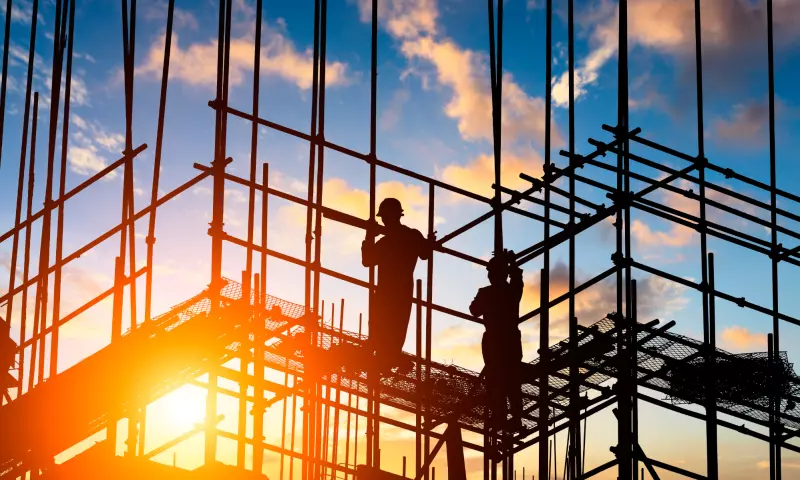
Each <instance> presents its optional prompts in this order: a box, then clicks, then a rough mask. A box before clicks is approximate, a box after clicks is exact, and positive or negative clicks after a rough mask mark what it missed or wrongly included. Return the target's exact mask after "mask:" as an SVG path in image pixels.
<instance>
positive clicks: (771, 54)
mask: <svg viewBox="0 0 800 480" xmlns="http://www.w3.org/2000/svg"><path fill="white" fill-rule="evenodd" d="M772 3H773V2H772V0H767V57H768V58H767V60H768V81H769V187H770V194H769V198H770V224H771V229H770V240H771V242H770V243H771V244H772V245H771V247H772V258H771V260H772V262H771V263H772V312H773V314H772V342H771V345H772V347H773V351H774V353H775V358H774V360H775V362H776V365H777V362H779V361H780V338H781V337H780V323H781V322H780V318H779V314H778V307H779V305H780V304H779V300H778V293H779V288H778V285H779V284H778V265H779V264H778V262H779V252H780V245H779V244H778V216H777V209H778V198H777V188H778V184H777V182H778V179H777V172H776V165H777V158H776V151H775V150H776V149H775V48H774V38H773V37H774V35H773V23H772V20H773V19H772V14H773V12H772ZM774 381H775V380H774ZM776 385H777V384H774V385H772V387H773V388H775V386H776ZM776 393H777V391H776ZM780 408H781V399H780V397H775V402H774V404H773V409H774V410H775V412H776V413H778V412H779V411H780ZM782 434H783V431H782V429H781V424H780V422H777V423H775V424H774V426H773V428H772V429H771V435H770V436H771V437H772V438H774V439H779V438H780V436H781V435H782ZM781 470H782V462H781V442H780V441H776V442H775V443H774V444H773V445H771V446H770V471H771V472H772V471H774V477H773V478H775V479H776V480H780V478H781V476H782V471H781Z"/></svg>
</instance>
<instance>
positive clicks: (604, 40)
mask: <svg viewBox="0 0 800 480" xmlns="http://www.w3.org/2000/svg"><path fill="white" fill-rule="evenodd" d="M701 8H702V10H701V18H702V26H701V28H702V39H703V67H704V68H703V69H704V72H705V73H706V82H707V84H709V85H715V87H716V88H715V89H709V93H712V94H713V92H714V90H718V89H719V87H720V86H723V87H727V86H730V85H729V84H731V83H732V82H741V78H742V77H744V75H743V72H744V70H747V69H748V67H750V66H752V65H753V64H754V63H755V62H756V60H758V61H760V62H763V55H764V51H765V49H766V41H767V33H766V4H765V3H763V2H759V3H754V2H751V1H749V0H706V1H704V2H702V7H701ZM584 17H585V18H583V19H582V22H581V24H583V25H587V26H589V25H591V26H592V27H591V28H592V30H591V34H590V41H591V44H592V48H591V49H590V52H589V54H588V55H587V56H586V57H585V58H584V59H583V60H581V61H580V62H579V63H578V65H577V66H576V67H577V68H576V69H575V86H576V88H575V97H576V99H577V98H578V97H580V96H582V95H584V94H585V93H586V87H587V86H588V85H591V84H593V83H594V82H596V81H597V79H598V75H599V72H600V70H601V69H602V67H603V66H604V65H605V64H606V63H607V62H608V61H609V60H610V59H611V58H613V57H614V56H615V55H616V53H617V47H618V32H619V30H618V25H619V24H618V9H617V6H616V4H614V3H612V2H610V1H609V0H601V1H599V2H597V3H595V4H594V8H593V9H592V10H590V11H589V12H588V13H587V14H585V16H584ZM773 18H774V30H775V43H776V46H777V47H781V46H786V45H787V44H789V43H791V42H793V41H795V40H796V39H798V38H800V31H798V30H797V29H796V28H795V27H794V26H795V25H797V23H798V22H799V21H800V3H798V2H796V1H794V0H779V1H775V2H774V7H773ZM628 45H629V49H632V48H634V47H636V46H639V47H644V48H650V49H654V50H656V51H658V52H660V53H664V54H667V55H671V56H673V57H675V58H677V59H678V61H679V63H680V66H681V67H682V68H681V70H682V71H683V72H684V73H687V72H690V71H693V69H694V50H695V36H694V5H693V3H692V2H689V1H682V2H677V1H674V0H640V1H637V2H630V3H629V4H628ZM764 66H765V65H764ZM732 68H735V69H736V71H737V72H738V74H737V75H729V72H730V71H731V69H732ZM759 68H760V64H759ZM689 79H691V82H693V81H694V75H693V74H692V75H687V76H685V78H683V80H684V81H689ZM567 80H568V76H567V74H566V73H563V74H561V75H560V76H559V77H558V80H555V81H554V89H553V99H554V101H555V102H556V103H557V104H558V105H560V106H565V105H567V102H568V94H567V91H566V85H567Z"/></svg>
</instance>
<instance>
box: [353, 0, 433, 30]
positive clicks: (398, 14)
mask: <svg viewBox="0 0 800 480" xmlns="http://www.w3.org/2000/svg"><path fill="white" fill-rule="evenodd" d="M358 10H359V13H360V16H361V21H362V22H370V21H372V0H358ZM438 17H439V10H438V8H437V7H436V0H411V1H402V0H388V1H382V2H378V20H379V21H381V22H382V23H383V24H384V28H386V30H387V31H388V32H389V33H390V34H391V35H392V36H393V37H396V38H415V37H419V36H420V35H425V34H429V35H432V34H435V33H436V32H437V25H436V20H437V18H438Z"/></svg>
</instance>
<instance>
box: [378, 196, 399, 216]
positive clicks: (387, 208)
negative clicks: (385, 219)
mask: <svg viewBox="0 0 800 480" xmlns="http://www.w3.org/2000/svg"><path fill="white" fill-rule="evenodd" d="M393 213H395V214H399V215H401V216H402V215H403V206H402V205H401V204H400V200H398V199H396V198H385V199H384V200H383V201H382V202H381V205H380V207H378V215H377V216H379V217H382V216H384V215H387V214H388V215H391V214H393Z"/></svg>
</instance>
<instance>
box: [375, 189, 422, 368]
mask: <svg viewBox="0 0 800 480" xmlns="http://www.w3.org/2000/svg"><path fill="white" fill-rule="evenodd" d="M377 216H378V217H380V218H381V220H382V222H383V225H384V227H385V228H384V229H383V230H382V231H381V232H380V233H382V234H383V237H381V238H380V239H379V240H378V241H377V242H375V243H373V239H374V238H375V231H374V230H370V229H368V230H367V238H366V239H365V240H364V242H363V243H362V244H361V263H362V264H363V265H364V266H365V267H371V266H377V267H378V281H377V287H376V289H375V293H374V296H373V297H372V301H371V303H370V314H369V337H370V344H371V347H370V348H371V349H373V350H372V351H373V352H375V355H376V357H378V358H377V360H378V365H379V367H380V369H381V371H383V372H386V371H387V370H389V369H391V368H392V367H401V365H400V360H401V358H402V357H401V354H402V351H403V343H404V342H405V339H406V332H407V331H408V322H409V319H410V314H411V301H412V299H413V295H414V268H415V267H416V265H417V258H420V259H422V260H427V259H429V258H430V255H431V249H432V246H433V243H432V241H429V240H426V239H425V237H423V236H422V234H421V233H420V232H419V230H415V229H413V228H409V227H407V226H405V225H403V224H402V223H400V217H402V216H403V206H402V205H401V204H400V201H399V200H397V199H396V198H386V199H384V200H383V201H382V202H381V204H380V206H379V207H378V215H377Z"/></svg>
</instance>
